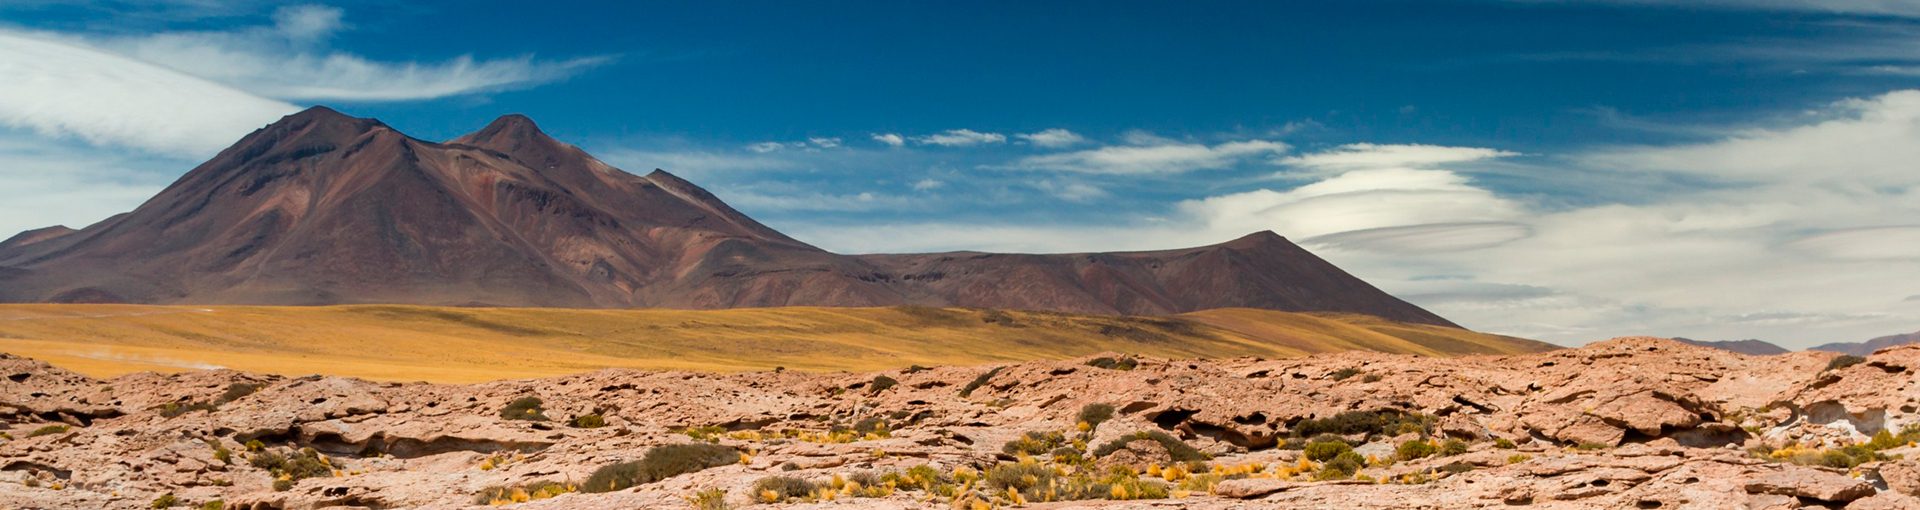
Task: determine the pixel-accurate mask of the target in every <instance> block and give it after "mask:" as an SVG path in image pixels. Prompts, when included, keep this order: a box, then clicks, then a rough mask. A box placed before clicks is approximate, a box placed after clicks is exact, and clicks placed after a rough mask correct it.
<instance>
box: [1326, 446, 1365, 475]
mask: <svg viewBox="0 0 1920 510" xmlns="http://www.w3.org/2000/svg"><path fill="white" fill-rule="evenodd" d="M1343 444H1344V443H1343ZM1366 465H1367V459H1366V458H1365V457H1361V456H1360V454H1358V453H1354V452H1352V451H1351V450H1349V451H1346V452H1341V453H1340V455H1338V456H1335V457H1334V458H1333V459H1331V460H1328V461H1327V463H1326V464H1323V465H1321V466H1320V472H1318V473H1314V475H1313V477H1314V479H1317V480H1345V479H1348V478H1353V474H1354V473H1358V472H1360V468H1361V467H1363V466H1366Z"/></svg>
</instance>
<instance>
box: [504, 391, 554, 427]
mask: <svg viewBox="0 0 1920 510" xmlns="http://www.w3.org/2000/svg"><path fill="white" fill-rule="evenodd" d="M544 403H545V402H542V401H540V397H520V398H516V399H513V401H512V402H508V403H507V406H506V407H502V408H500V417H501V418H504V419H508V420H527V421H547V414H546V412H547V410H546V409H544V408H541V407H540V405H541V404H544Z"/></svg>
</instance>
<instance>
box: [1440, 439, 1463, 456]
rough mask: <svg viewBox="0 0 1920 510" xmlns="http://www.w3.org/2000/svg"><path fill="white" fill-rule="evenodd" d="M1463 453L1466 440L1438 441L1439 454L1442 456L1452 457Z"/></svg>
mask: <svg viewBox="0 0 1920 510" xmlns="http://www.w3.org/2000/svg"><path fill="white" fill-rule="evenodd" d="M1464 453H1467V442H1466V441H1461V440H1458V439H1448V440H1447V441H1446V442H1444V443H1440V455H1441V456H1443V457H1452V456H1455V455H1460V454H1464Z"/></svg>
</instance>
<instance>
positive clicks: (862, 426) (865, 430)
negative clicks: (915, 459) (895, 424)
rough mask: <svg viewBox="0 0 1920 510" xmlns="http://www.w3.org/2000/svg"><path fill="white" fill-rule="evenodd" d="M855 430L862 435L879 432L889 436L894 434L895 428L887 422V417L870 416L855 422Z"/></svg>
mask: <svg viewBox="0 0 1920 510" xmlns="http://www.w3.org/2000/svg"><path fill="white" fill-rule="evenodd" d="M853 432H854V433H857V434H860V435H861V436H865V435H867V434H878V435H882V436H888V435H892V432H893V428H892V426H890V425H889V424H888V423H887V419H886V418H884V417H880V416H868V417H866V418H863V419H861V420H860V421H857V422H854V424H853Z"/></svg>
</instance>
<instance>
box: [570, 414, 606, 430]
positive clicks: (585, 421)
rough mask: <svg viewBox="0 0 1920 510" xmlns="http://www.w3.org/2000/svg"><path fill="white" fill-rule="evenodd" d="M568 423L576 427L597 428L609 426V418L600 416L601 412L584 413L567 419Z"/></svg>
mask: <svg viewBox="0 0 1920 510" xmlns="http://www.w3.org/2000/svg"><path fill="white" fill-rule="evenodd" d="M567 425H570V426H572V427H573V428H576V429H597V428H600V427H605V426H607V418H606V417H605V416H600V413H589V414H583V415H580V416H575V417H573V419H572V420H567Z"/></svg>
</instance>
